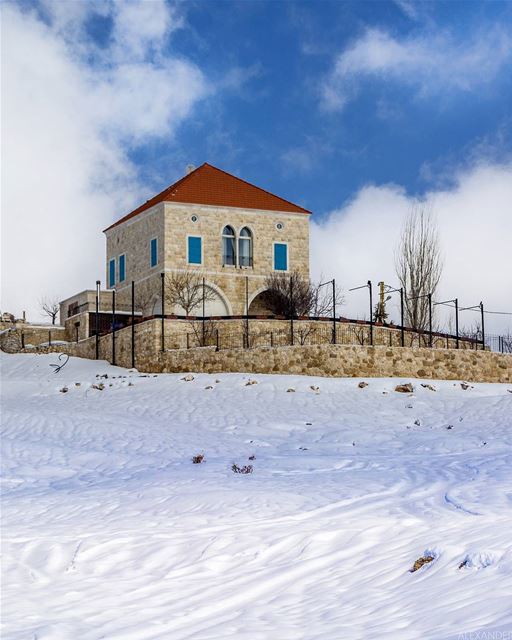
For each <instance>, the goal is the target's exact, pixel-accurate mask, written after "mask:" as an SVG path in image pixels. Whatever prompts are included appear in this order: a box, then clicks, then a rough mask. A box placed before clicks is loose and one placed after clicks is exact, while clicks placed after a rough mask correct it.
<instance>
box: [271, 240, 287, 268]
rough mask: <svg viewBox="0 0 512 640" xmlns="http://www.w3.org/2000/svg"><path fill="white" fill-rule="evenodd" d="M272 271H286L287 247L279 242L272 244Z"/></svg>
mask: <svg viewBox="0 0 512 640" xmlns="http://www.w3.org/2000/svg"><path fill="white" fill-rule="evenodd" d="M274 269H275V270H276V271H288V245H287V244H282V243H280V242H275V243H274Z"/></svg>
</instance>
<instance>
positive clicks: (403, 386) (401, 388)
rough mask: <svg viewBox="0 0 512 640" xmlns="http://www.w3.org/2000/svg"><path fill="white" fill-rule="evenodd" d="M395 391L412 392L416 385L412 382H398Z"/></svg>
mask: <svg viewBox="0 0 512 640" xmlns="http://www.w3.org/2000/svg"><path fill="white" fill-rule="evenodd" d="M395 391H398V393H412V392H413V391H414V387H413V386H412V384H411V383H410V382H406V383H405V384H397V385H396V387H395Z"/></svg>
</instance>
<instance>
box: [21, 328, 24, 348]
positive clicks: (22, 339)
mask: <svg viewBox="0 0 512 640" xmlns="http://www.w3.org/2000/svg"><path fill="white" fill-rule="evenodd" d="M21 348H22V349H24V348H25V332H24V331H22V332H21Z"/></svg>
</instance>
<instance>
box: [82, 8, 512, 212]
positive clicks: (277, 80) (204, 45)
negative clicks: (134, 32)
mask: <svg viewBox="0 0 512 640" xmlns="http://www.w3.org/2000/svg"><path fill="white" fill-rule="evenodd" d="M179 6H180V12H181V13H182V15H183V20H184V23H183V27H182V28H180V29H178V30H177V31H175V32H174V33H173V34H172V36H171V37H170V38H169V41H168V43H167V45H166V50H167V52H168V54H169V55H172V56H176V55H179V56H184V57H186V58H187V59H189V60H191V61H192V62H193V63H195V64H196V65H197V66H198V67H199V68H201V70H202V72H203V74H204V76H205V77H206V78H208V79H211V81H213V82H214V83H216V84H219V85H222V84H223V83H225V84H226V85H227V86H226V89H225V90H223V91H221V92H220V93H218V94H217V95H216V96H215V97H212V98H210V99H208V100H205V101H202V102H201V103H199V104H198V105H197V107H196V109H195V112H194V114H193V115H192V117H190V118H189V119H187V120H186V121H185V122H183V123H182V124H181V125H180V127H179V129H178V130H177V132H176V137H175V140H173V142H172V143H171V144H169V141H168V140H166V139H160V138H156V139H154V140H152V141H150V142H146V143H145V144H143V145H142V146H141V147H136V148H133V149H132V150H131V151H130V155H131V157H132V159H133V161H134V163H135V164H136V165H137V166H138V167H140V171H141V173H142V174H143V176H144V179H145V180H147V182H148V183H153V184H154V186H155V188H159V187H161V186H164V185H165V184H167V183H169V182H170V181H172V180H173V179H174V178H177V177H178V176H179V175H180V174H181V173H182V171H183V167H184V166H185V165H186V164H187V163H188V162H192V163H195V164H200V163H202V162H203V161H208V162H211V163H213V164H216V165H218V166H220V167H222V168H225V169H226V170H228V171H233V172H235V173H237V174H239V175H241V176H243V177H244V178H246V179H248V180H250V181H253V182H255V183H256V184H260V185H263V186H265V187H267V188H269V189H270V190H273V191H275V192H276V193H278V194H282V195H284V196H286V197H288V198H290V199H292V200H295V201H297V202H299V203H301V204H303V205H304V206H306V207H308V208H311V209H312V210H313V211H314V212H316V213H318V214H320V215H321V214H322V213H325V212H327V211H330V210H332V209H333V208H334V207H337V206H339V205H340V204H341V203H342V202H343V201H345V200H346V199H348V198H350V197H352V195H353V193H354V192H356V191H357V190H358V189H359V188H361V187H362V186H363V185H365V184H368V183H387V182H393V183H398V184H401V185H403V186H404V187H405V188H406V189H407V191H408V192H410V193H412V194H416V193H422V192H424V191H425V190H428V189H429V188H431V187H432V185H433V183H435V184H438V183H439V182H441V181H445V180H446V179H447V178H446V176H445V170H446V166H447V165H450V166H453V165H464V164H466V163H468V162H470V161H471V155H472V153H473V152H474V149H475V148H476V147H479V148H480V147H483V146H486V147H488V148H489V153H492V154H493V156H494V157H498V158H499V157H500V156H502V155H504V154H509V153H510V151H511V149H512V137H511V133H510V132H511V130H512V114H511V105H512V74H511V73H510V69H511V66H510V59H509V60H508V64H506V63H505V62H506V56H504V57H503V58H502V64H501V66H498V68H497V69H496V71H495V72H494V73H493V74H492V77H491V78H490V79H489V80H488V79H486V78H480V77H479V75H478V71H477V70H475V69H472V68H471V67H470V65H468V68H467V74H468V76H469V77H470V78H473V74H475V76H476V78H475V80H474V82H472V81H470V83H469V84H470V86H469V88H465V87H460V86H458V85H457V83H454V84H452V83H450V82H449V81H446V82H445V81H441V80H439V78H438V77H436V75H437V74H436V72H435V71H434V72H433V73H432V74H430V71H423V70H422V68H421V65H418V66H416V67H415V66H413V68H412V69H411V70H410V73H411V74H412V75H414V74H417V75H418V76H421V75H423V76H424V79H421V78H418V79H417V82H418V83H421V82H425V84H426V88H425V91H424V95H421V91H420V90H418V88H417V86H416V85H415V81H414V79H408V78H394V77H392V76H391V77H389V76H388V77H386V75H385V74H364V73H363V72H361V77H360V78H354V79H347V83H348V84H351V85H353V86H352V87H351V88H349V91H354V97H353V98H352V99H350V101H349V102H348V103H347V104H346V106H345V107H344V108H343V109H341V110H332V109H328V108H326V107H325V105H324V104H322V99H321V94H322V86H323V83H325V82H326V79H327V78H328V77H329V76H330V74H331V73H332V69H333V66H334V65H335V62H336V59H337V57H338V56H340V55H341V54H342V53H343V52H344V51H346V50H349V49H350V47H351V46H353V45H354V43H355V42H357V41H358V40H360V39H361V38H364V37H365V34H366V33H368V31H369V30H379V31H381V32H382V33H385V34H387V35H388V36H389V38H392V39H393V40H394V41H397V42H408V41H411V40H412V41H413V42H414V41H416V40H420V41H423V40H426V41H428V40H429V39H430V38H432V39H435V37H436V36H438V35H439V34H440V33H441V34H443V38H444V40H443V44H444V46H446V54H447V55H448V56H450V55H451V54H452V53H453V54H454V55H458V53H459V52H460V50H462V54H463V53H464V52H465V51H466V50H468V49H469V50H471V49H476V50H478V49H479V48H480V46H481V43H482V41H484V42H485V40H486V39H487V38H488V37H489V34H492V33H493V32H494V31H495V30H499V31H500V32H503V33H504V32H507V31H508V33H509V34H510V33H511V32H512V3H505V2H503V3H499V2H492V3H477V2H449V3H446V2H445V3H428V4H427V3H425V4H421V5H420V4H412V3H411V4H405V3H395V2H346V3H341V2H326V1H322V2H314V3H313V2H190V3H183V4H181V5H179ZM95 22H97V21H94V20H91V26H90V34H91V37H93V38H96V39H98V40H100V41H101V42H102V43H103V44H105V43H107V42H108V38H109V22H110V21H108V20H101V21H100V25H101V26H100V28H97V25H95ZM428 53H429V52H428V49H427V50H425V55H428ZM476 55H477V56H478V53H477V54H476ZM484 55H485V54H484ZM477 63H478V57H477ZM230 75H232V76H236V79H233V80H232V82H233V85H232V86H231V87H230V86H229V82H230V80H229V76H230ZM170 81H171V82H172V79H170ZM491 148H492V150H491ZM448 179H449V178H448Z"/></svg>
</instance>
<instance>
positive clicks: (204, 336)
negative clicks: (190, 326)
mask: <svg viewBox="0 0 512 640" xmlns="http://www.w3.org/2000/svg"><path fill="white" fill-rule="evenodd" d="M204 296H205V283H204V278H203V344H202V346H203V347H204V346H205V341H206V325H205V318H204V314H205V304H204V302H205V301H204Z"/></svg>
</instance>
